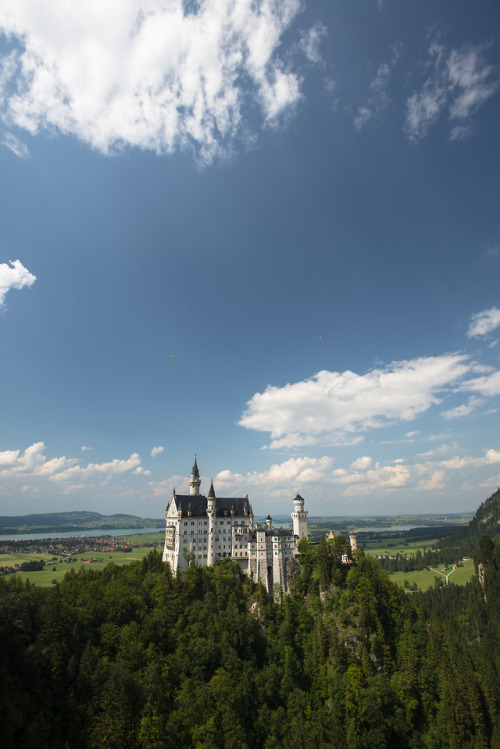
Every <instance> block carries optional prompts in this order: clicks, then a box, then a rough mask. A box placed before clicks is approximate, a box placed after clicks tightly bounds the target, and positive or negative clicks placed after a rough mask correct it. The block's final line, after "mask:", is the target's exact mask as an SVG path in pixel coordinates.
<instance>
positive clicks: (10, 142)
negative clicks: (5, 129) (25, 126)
mask: <svg viewBox="0 0 500 749" xmlns="http://www.w3.org/2000/svg"><path fill="white" fill-rule="evenodd" d="M2 145H3V146H5V147H6V148H8V149H9V150H10V151H12V153H13V154H14V155H15V156H18V157H19V158H20V159H27V158H28V156H29V155H30V152H29V150H28V146H26V145H25V144H24V143H23V142H22V141H20V140H19V138H16V136H15V135H13V134H12V133H6V134H5V135H4V137H3V139H2Z"/></svg>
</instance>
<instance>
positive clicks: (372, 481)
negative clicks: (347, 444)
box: [331, 445, 500, 497]
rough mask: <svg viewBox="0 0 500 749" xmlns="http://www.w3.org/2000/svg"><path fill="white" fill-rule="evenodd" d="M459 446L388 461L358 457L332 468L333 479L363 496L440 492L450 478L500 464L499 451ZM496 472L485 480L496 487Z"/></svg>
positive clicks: (348, 493) (346, 491)
mask: <svg viewBox="0 0 500 749" xmlns="http://www.w3.org/2000/svg"><path fill="white" fill-rule="evenodd" d="M458 449H459V448H458V446H456V445H455V446H449V445H443V446H441V448H439V449H438V450H435V451H431V452H429V453H425V454H420V455H416V456H414V457H413V458H412V459H395V460H393V461H391V462H388V463H386V464H384V463H382V462H380V461H377V462H374V461H373V460H372V459H371V458H367V457H363V458H359V459H358V460H355V461H354V462H353V463H352V464H351V466H350V467H349V468H337V469H335V470H333V471H332V474H331V480H332V482H333V484H334V485H335V486H336V492H337V493H339V494H340V495H342V496H344V497H364V496H378V497H380V496H381V495H388V494H398V493H399V494H401V493H402V492H403V493H404V495H405V496H408V493H409V492H414V493H418V494H419V495H420V496H422V495H423V494H424V493H427V492H430V493H435V492H437V493H439V492H442V491H444V490H446V489H447V488H448V487H449V483H450V481H452V480H453V479H455V478H456V477H457V476H458V479H459V480H460V478H462V479H463V480H464V481H466V480H467V478H468V477H470V476H471V475H472V472H473V471H484V470H486V471H487V472H488V471H491V469H492V468H493V469H497V467H498V466H499V465H500V452H499V451H498V450H495V449H492V448H490V449H488V450H485V451H484V452H483V454H482V455H480V456H472V455H469V454H457V453H456V452H455V453H454V450H458ZM496 481H497V477H496V476H492V477H491V478H490V479H489V480H487V481H485V482H484V485H485V486H486V485H487V486H490V487H491V488H494V486H495V482H496Z"/></svg>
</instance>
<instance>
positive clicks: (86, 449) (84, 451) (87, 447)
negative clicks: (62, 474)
mask: <svg viewBox="0 0 500 749" xmlns="http://www.w3.org/2000/svg"><path fill="white" fill-rule="evenodd" d="M80 450H81V451H82V453H86V452H88V451H89V450H92V448H91V447H89V446H88V445H82V446H81V448H80Z"/></svg>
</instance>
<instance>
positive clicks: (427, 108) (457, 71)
mask: <svg viewBox="0 0 500 749" xmlns="http://www.w3.org/2000/svg"><path fill="white" fill-rule="evenodd" d="M484 52H485V48H484V46H476V47H471V46H464V47H462V48H460V49H451V50H449V49H447V48H446V47H445V46H444V45H443V44H439V43H437V42H433V43H432V44H431V46H430V48H429V52H428V61H427V65H426V69H427V77H426V79H425V81H424V83H423V84H422V86H421V88H420V90H417V91H415V92H414V93H413V94H412V95H411V96H410V97H409V99H408V101H407V110H406V123H405V131H406V133H407V135H408V137H409V139H410V140H411V141H414V142H415V141H418V140H421V139H422V138H424V137H425V136H426V135H427V134H428V132H429V130H430V128H431V127H432V125H434V124H435V123H436V122H437V120H438V119H439V117H440V116H441V115H442V114H443V113H444V112H447V114H448V118H449V122H450V126H451V129H450V134H449V137H450V140H460V139H463V138H466V137H468V136H469V135H470V134H471V132H472V130H473V127H474V117H475V115H476V114H477V112H478V110H479V109H480V107H481V106H482V105H483V104H484V103H485V102H486V101H487V100H488V99H489V98H490V97H491V96H493V94H494V93H495V92H496V91H497V89H498V86H499V77H498V71H497V70H496V68H495V67H494V66H493V65H490V64H489V63H487V62H486V60H485V59H484Z"/></svg>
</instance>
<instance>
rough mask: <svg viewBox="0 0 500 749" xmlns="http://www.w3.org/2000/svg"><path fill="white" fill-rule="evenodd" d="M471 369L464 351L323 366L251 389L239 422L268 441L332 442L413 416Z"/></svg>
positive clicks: (440, 398) (446, 392)
mask: <svg viewBox="0 0 500 749" xmlns="http://www.w3.org/2000/svg"><path fill="white" fill-rule="evenodd" d="M471 371H477V367H476V366H475V365H474V364H473V363H471V362H470V361H469V360H468V359H467V357H466V356H465V355H463V354H448V355H442V356H436V357H423V358H418V359H413V360H410V361H401V362H393V363H392V364H391V365H389V366H387V367H385V368H384V369H374V370H372V371H370V372H368V373H366V374H364V375H358V374H356V373H354V372H350V371H346V372H329V371H326V370H323V371H321V372H318V373H317V374H315V375H314V376H313V377H311V378H309V379H307V380H304V381H302V382H296V383H293V384H287V385H285V386H284V387H274V386H271V385H269V386H268V387H267V388H266V390H265V391H264V392H263V393H256V394H255V395H254V396H253V397H252V398H251V400H250V401H249V402H248V403H247V408H246V411H245V412H244V414H243V416H242V417H241V419H240V422H239V423H240V425H241V426H244V427H246V428H247V429H255V430H257V431H261V432H269V433H270V435H271V439H272V443H271V447H272V446H273V444H274V443H277V444H278V445H280V446H290V445H292V444H297V443H298V442H300V440H306V443H307V444H312V443H313V442H314V443H318V442H320V443H322V444H324V443H325V441H326V442H332V441H333V442H335V441H339V440H341V439H342V436H344V435H347V436H348V437H349V436H350V435H352V433H358V436H359V433H361V432H364V431H366V430H368V429H375V428H378V427H382V426H385V425H387V424H390V423H392V422H395V421H396V422H397V421H403V422H404V421H412V420H413V419H415V418H416V417H417V416H419V415H420V414H422V413H424V412H425V411H427V410H428V409H429V408H430V407H431V406H432V405H433V404H437V403H440V402H441V400H442V399H443V398H444V397H445V395H447V394H448V392H449V390H450V388H451V386H455V385H456V383H457V381H458V380H460V379H461V378H463V377H464V376H465V375H466V374H467V373H469V372H471ZM474 389H477V387H475V388H474ZM287 438H289V443H288V444H285V443H284V442H283V440H286V439H287Z"/></svg>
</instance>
